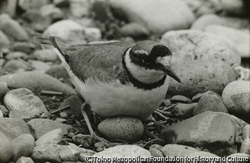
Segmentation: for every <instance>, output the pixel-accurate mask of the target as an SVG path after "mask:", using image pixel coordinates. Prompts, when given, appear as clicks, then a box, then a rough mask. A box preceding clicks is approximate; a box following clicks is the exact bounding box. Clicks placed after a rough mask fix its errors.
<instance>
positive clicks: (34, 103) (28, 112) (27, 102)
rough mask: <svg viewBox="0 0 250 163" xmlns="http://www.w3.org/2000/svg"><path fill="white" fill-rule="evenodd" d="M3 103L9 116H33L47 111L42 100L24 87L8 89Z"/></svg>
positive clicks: (22, 117) (23, 117)
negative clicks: (8, 111)
mask: <svg viewBox="0 0 250 163" xmlns="http://www.w3.org/2000/svg"><path fill="white" fill-rule="evenodd" d="M4 104H5V105H6V107H7V108H8V109H9V110H10V113H9V116H10V118H21V119H25V118H33V117H36V116H39V115H41V114H42V113H48V110H47V109H46V107H45V106H44V104H43V102H42V100H41V99H40V98H39V97H37V96H35V95H34V94H33V93H32V92H31V91H30V90H28V89H26V88H19V89H14V90H11V91H9V92H8V93H7V94H6V95H5V97H4Z"/></svg>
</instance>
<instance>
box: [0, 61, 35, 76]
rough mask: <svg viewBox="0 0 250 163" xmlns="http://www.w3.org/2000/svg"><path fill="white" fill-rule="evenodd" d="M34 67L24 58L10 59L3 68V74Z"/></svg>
mask: <svg viewBox="0 0 250 163" xmlns="http://www.w3.org/2000/svg"><path fill="white" fill-rule="evenodd" d="M31 70H34V68H33V67H32V66H31V65H30V64H29V63H27V62H26V61H24V60H21V59H20V60H9V61H8V62H7V63H6V64H5V65H4V66H3V69H1V72H2V73H3V74H14V73H19V72H24V71H31Z"/></svg>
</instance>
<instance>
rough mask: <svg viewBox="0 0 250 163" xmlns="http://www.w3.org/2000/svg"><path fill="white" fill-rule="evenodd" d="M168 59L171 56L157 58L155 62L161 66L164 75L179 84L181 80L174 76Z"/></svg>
mask: <svg viewBox="0 0 250 163" xmlns="http://www.w3.org/2000/svg"><path fill="white" fill-rule="evenodd" d="M170 59H171V56H166V57H158V58H157V62H158V63H160V64H161V65H162V68H161V70H162V71H164V72H165V74H167V75H169V76H170V77H172V78H173V79H175V80H176V81H178V82H179V83H181V79H180V78H179V77H178V76H177V75H176V73H175V72H174V71H173V70H172V68H171V66H170V64H169V63H170Z"/></svg>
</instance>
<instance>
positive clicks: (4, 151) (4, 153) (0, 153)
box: [0, 120, 13, 163]
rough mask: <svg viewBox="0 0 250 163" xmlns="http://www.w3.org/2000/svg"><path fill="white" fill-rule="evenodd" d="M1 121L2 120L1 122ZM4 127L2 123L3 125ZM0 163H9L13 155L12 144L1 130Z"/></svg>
mask: <svg viewBox="0 0 250 163" xmlns="http://www.w3.org/2000/svg"><path fill="white" fill-rule="evenodd" d="M0 121H1V120H0ZM1 125H2V123H1ZM0 144H1V145H0V162H3V163H5V162H6V163H7V162H9V160H10V158H11V157H12V155H13V151H12V146H11V142H10V140H9V139H8V137H6V136H5V135H4V134H3V133H2V132H1V130H0Z"/></svg>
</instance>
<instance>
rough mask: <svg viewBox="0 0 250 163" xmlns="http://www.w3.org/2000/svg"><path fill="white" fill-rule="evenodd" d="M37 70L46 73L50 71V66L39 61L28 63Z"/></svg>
mask: <svg viewBox="0 0 250 163" xmlns="http://www.w3.org/2000/svg"><path fill="white" fill-rule="evenodd" d="M28 62H29V63H30V64H31V66H32V67H34V69H35V70H37V71H41V72H45V71H47V70H49V69H50V67H51V66H50V65H49V64H48V63H45V62H42V61H37V60H29V61H28Z"/></svg>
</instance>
